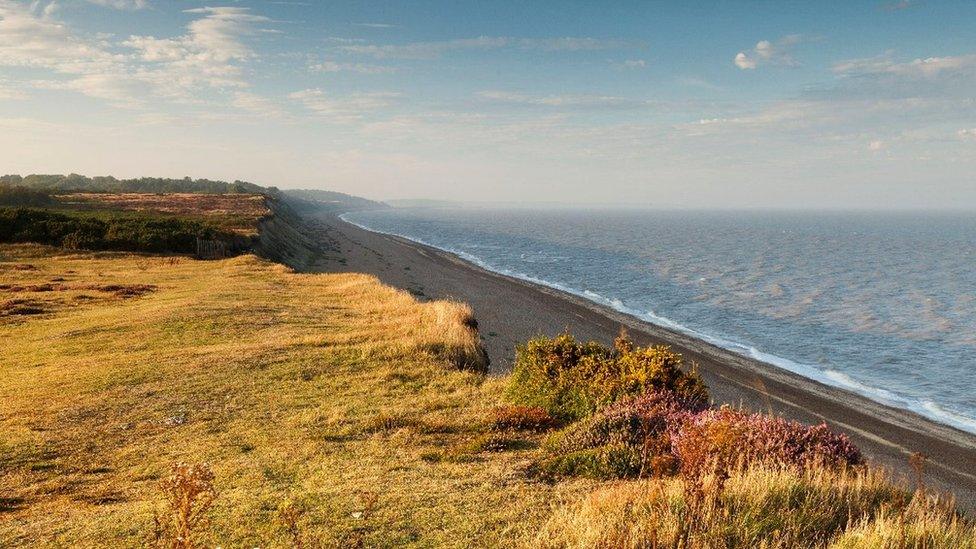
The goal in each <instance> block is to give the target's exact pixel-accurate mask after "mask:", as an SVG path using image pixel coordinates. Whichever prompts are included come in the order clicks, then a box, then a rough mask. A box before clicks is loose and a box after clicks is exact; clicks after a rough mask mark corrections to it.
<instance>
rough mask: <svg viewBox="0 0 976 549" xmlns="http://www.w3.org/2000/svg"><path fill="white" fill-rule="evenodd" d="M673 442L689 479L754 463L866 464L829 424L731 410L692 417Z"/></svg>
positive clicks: (722, 409)
mask: <svg viewBox="0 0 976 549" xmlns="http://www.w3.org/2000/svg"><path fill="white" fill-rule="evenodd" d="M671 442H672V449H673V451H674V453H675V457H676V458H677V459H678V461H679V462H680V463H681V472H682V474H684V475H686V476H688V477H700V476H702V475H704V474H708V473H713V472H719V473H724V472H726V471H728V470H730V469H731V468H732V467H734V466H736V465H739V464H743V463H746V464H750V463H754V462H762V463H767V464H770V465H774V466H778V467H808V466H811V465H820V466H827V467H836V466H848V465H859V464H861V463H863V462H864V458H863V456H862V455H861V452H860V450H858V449H857V447H856V446H854V444H853V443H851V441H850V439H848V438H847V436H846V435H843V434H839V433H833V432H831V431H830V429H829V428H828V427H827V425H826V424H820V425H815V426H809V425H803V424H802V423H797V422H795V421H789V420H786V419H783V418H778V417H775V416H770V415H765V414H747V413H745V412H740V411H737V410H733V409H731V408H728V407H723V408H721V409H718V410H707V411H705V412H702V413H699V414H696V415H694V416H692V417H690V418H689V419H688V421H686V422H685V424H684V425H683V426H682V427H681V429H680V430H679V431H677V432H676V433H675V435H674V436H673V437H672V441H671Z"/></svg>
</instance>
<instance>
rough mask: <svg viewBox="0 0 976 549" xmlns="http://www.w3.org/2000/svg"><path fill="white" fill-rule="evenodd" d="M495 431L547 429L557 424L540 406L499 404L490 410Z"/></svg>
mask: <svg viewBox="0 0 976 549" xmlns="http://www.w3.org/2000/svg"><path fill="white" fill-rule="evenodd" d="M491 424H492V428H493V429H495V430H496V431H534V432H542V431H548V430H549V429H552V428H554V427H556V426H557V425H558V423H557V422H556V420H555V419H553V417H552V416H550V415H549V413H548V412H546V411H545V410H543V409H542V408H538V407H532V406H499V407H498V408H495V409H494V410H492V412H491Z"/></svg>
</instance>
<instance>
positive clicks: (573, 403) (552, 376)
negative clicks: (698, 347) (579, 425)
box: [506, 334, 708, 421]
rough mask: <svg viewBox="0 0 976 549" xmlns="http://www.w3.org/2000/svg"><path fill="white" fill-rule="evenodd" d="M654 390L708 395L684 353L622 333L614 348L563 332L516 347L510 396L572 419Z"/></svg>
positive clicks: (688, 396)
mask: <svg viewBox="0 0 976 549" xmlns="http://www.w3.org/2000/svg"><path fill="white" fill-rule="evenodd" d="M652 390H669V391H672V392H674V393H676V394H677V395H679V396H680V397H681V398H684V399H686V400H688V401H695V402H702V401H706V400H707V398H708V391H707V390H706V388H705V384H704V383H702V381H701V378H700V377H699V376H698V374H697V373H696V372H694V371H689V370H687V369H686V368H684V367H683V363H682V359H681V355H679V354H677V353H675V352H673V351H671V350H670V349H669V348H668V347H665V346H651V347H638V346H635V345H634V344H633V343H632V342H631V341H630V340H629V339H628V338H627V337H626V334H621V336H620V337H618V338H617V340H616V342H615V345H614V347H613V348H608V347H606V346H604V345H601V344H600V343H597V342H593V341H590V342H578V341H576V339H575V338H574V337H573V336H572V335H570V334H562V335H559V336H557V337H554V338H549V337H538V338H535V339H532V340H530V341H528V342H527V343H526V344H525V345H521V346H519V347H518V348H517V349H516V355H515V364H514V366H513V370H512V374H511V380H510V382H509V386H508V390H507V393H506V395H507V397H508V399H509V400H510V401H511V402H512V403H514V404H517V405H521V406H531V407H538V408H542V409H543V410H545V411H546V412H548V413H549V414H550V415H551V416H553V417H555V418H558V419H561V420H568V421H572V420H577V419H581V418H583V417H586V416H588V415H590V414H592V413H593V412H595V411H596V410H598V409H599V408H601V407H603V406H606V405H608V404H611V403H613V402H614V401H617V400H620V399H622V398H625V397H628V396H632V395H639V394H642V393H646V392H648V391H652Z"/></svg>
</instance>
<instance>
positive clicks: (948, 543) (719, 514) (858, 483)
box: [533, 466, 976, 549]
mask: <svg viewBox="0 0 976 549" xmlns="http://www.w3.org/2000/svg"><path fill="white" fill-rule="evenodd" d="M715 481H716V479H715V478H710V479H709V478H706V479H704V481H703V482H702V483H701V484H698V483H690V482H688V481H687V480H685V479H684V478H682V477H673V478H665V479H656V480H646V481H630V482H617V483H614V484H610V485H608V486H604V487H602V488H600V489H598V490H596V491H594V492H593V493H592V494H590V495H589V496H587V497H585V498H582V499H581V500H580V501H578V502H576V503H573V504H570V505H567V506H565V507H563V508H561V509H557V510H556V511H555V513H554V514H553V516H552V518H551V519H550V520H549V521H548V523H547V524H546V526H545V527H544V528H542V529H541V530H540V532H539V534H538V535H537V536H536V537H535V539H534V540H533V545H535V546H537V547H546V548H606V549H618V548H619V549H629V548H633V549H636V548H657V547H659V548H670V547H683V548H686V549H712V548H726V547H757V548H761V547H764V548H783V549H785V548H794V547H831V548H833V547H837V548H841V547H843V548H851V549H853V548H878V549H882V548H884V549H889V548H890V549H894V548H901V549H905V548H930V549H936V548H938V549H954V548H972V547H976V529H974V526H973V524H971V523H967V522H965V521H964V520H963V519H962V518H960V517H959V516H958V514H957V513H956V511H955V509H954V506H953V505H952V503H951V502H947V501H945V500H939V499H938V498H937V497H936V496H934V495H927V494H925V493H922V492H917V493H915V494H914V496H913V495H912V493H911V492H910V491H908V490H907V489H906V488H904V487H903V486H900V485H899V484H898V483H896V482H893V481H892V480H891V478H890V477H889V476H888V474H887V473H885V472H884V471H882V470H879V469H874V468H868V467H856V468H853V469H834V468H822V467H814V468H811V469H804V470H795V469H794V470H789V469H776V468H769V467H765V466H756V467H749V468H744V469H738V470H736V471H734V472H733V473H732V475H731V476H730V477H729V478H728V479H726V480H725V482H724V483H717V482H715Z"/></svg>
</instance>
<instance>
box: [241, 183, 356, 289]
mask: <svg viewBox="0 0 976 549" xmlns="http://www.w3.org/2000/svg"><path fill="white" fill-rule="evenodd" d="M265 201H266V204H267V206H268V210H270V212H271V213H270V214H269V215H268V216H267V217H265V218H264V219H262V220H261V221H260V223H259V224H258V236H257V238H256V239H255V242H254V246H253V250H254V253H256V254H257V255H259V256H261V257H264V258H266V259H270V260H272V261H277V262H279V263H283V264H285V265H288V266H289V267H291V268H292V269H295V270H296V271H304V270H308V269H309V268H311V266H312V265H313V264H314V263H315V262H316V261H318V260H321V259H322V258H324V257H326V256H329V255H335V254H337V253H338V250H332V249H331V248H330V247H329V246H328V244H327V243H325V242H318V241H317V240H315V239H314V238H312V236H311V235H312V234H314V233H313V231H312V230H311V229H310V227H309V226H308V224H309V223H310V221H309V220H307V219H305V218H303V217H302V216H301V215H300V214H299V213H298V212H296V211H295V209H294V208H293V207H292V206H291V205H289V203H288V201H287V199H284V198H273V197H267V198H265Z"/></svg>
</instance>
